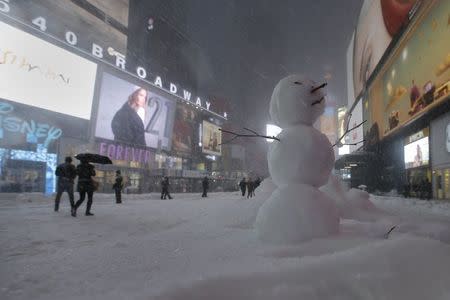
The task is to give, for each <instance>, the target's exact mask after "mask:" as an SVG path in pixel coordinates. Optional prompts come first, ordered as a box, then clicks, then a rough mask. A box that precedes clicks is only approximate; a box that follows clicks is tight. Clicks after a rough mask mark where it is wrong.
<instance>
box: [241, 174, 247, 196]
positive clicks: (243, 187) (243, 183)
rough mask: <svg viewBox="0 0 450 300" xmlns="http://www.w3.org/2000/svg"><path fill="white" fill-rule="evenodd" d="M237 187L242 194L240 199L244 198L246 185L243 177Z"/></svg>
mask: <svg viewBox="0 0 450 300" xmlns="http://www.w3.org/2000/svg"><path fill="white" fill-rule="evenodd" d="M239 187H240V189H241V192H242V197H244V196H245V190H246V188H247V183H246V182H245V177H244V178H242V180H241V181H240V182H239Z"/></svg>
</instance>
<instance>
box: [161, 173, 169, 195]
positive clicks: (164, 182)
mask: <svg viewBox="0 0 450 300" xmlns="http://www.w3.org/2000/svg"><path fill="white" fill-rule="evenodd" d="M169 186H170V183H169V177H167V176H166V177H164V179H163V180H162V181H161V188H162V190H161V199H166V197H169V199H172V196H170V193H169Z"/></svg>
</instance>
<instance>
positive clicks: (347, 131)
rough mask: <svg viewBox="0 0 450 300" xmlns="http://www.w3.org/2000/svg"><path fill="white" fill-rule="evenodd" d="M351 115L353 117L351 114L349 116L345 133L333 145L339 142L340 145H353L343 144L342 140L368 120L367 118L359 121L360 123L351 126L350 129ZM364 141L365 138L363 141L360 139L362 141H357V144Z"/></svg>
mask: <svg viewBox="0 0 450 300" xmlns="http://www.w3.org/2000/svg"><path fill="white" fill-rule="evenodd" d="M350 117H351V114H350V116H349V118H348V122H347V125H346V127H345V132H344V134H343V135H342V136H341V137H340V138H339V139H338V140H337V141H336V143H334V144H333V147H334V146H336V145H338V144H339V145H353V144H343V143H341V141H342V139H343V138H344V137H345V136H346V135H347V134H348V133H349V132H350V131H352V130H354V129H356V128H358V127H359V126H361V125H362V124H364V123H365V122H366V121H367V120H364V121H362V122H361V123H359V124H358V125H356V126H355V127H352V128H350V129H348V126H349V123H350ZM362 142H364V140H362V141H360V142H357V143H356V145H357V144H359V143H362Z"/></svg>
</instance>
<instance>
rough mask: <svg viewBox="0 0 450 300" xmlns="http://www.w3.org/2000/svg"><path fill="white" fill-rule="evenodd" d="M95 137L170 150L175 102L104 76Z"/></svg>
mask: <svg viewBox="0 0 450 300" xmlns="http://www.w3.org/2000/svg"><path fill="white" fill-rule="evenodd" d="M99 98H100V99H99V107H98V116H97V122H96V130H95V136H96V137H98V138H104V139H108V140H113V141H116V142H119V143H125V144H129V145H133V146H141V147H151V148H155V149H157V148H161V149H163V150H170V149H171V145H172V130H173V124H174V117H175V107H176V103H175V101H174V100H170V99H168V98H166V97H163V96H161V95H159V94H156V93H153V92H152V91H150V90H148V89H147V88H145V87H141V86H138V85H135V84H134V83H130V82H128V81H126V80H123V79H121V78H118V77H116V76H113V75H111V74H109V73H104V74H103V78H102V81H101V89H100V97H99Z"/></svg>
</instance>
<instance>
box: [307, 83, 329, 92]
mask: <svg viewBox="0 0 450 300" xmlns="http://www.w3.org/2000/svg"><path fill="white" fill-rule="evenodd" d="M326 85H327V83H326V82H325V83H322V84H321V85H319V86H316V87H315V88H313V89H312V90H311V94H312V93H314V92H315V91H317V90H320V89H321V88H324V87H325V86H326Z"/></svg>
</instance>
